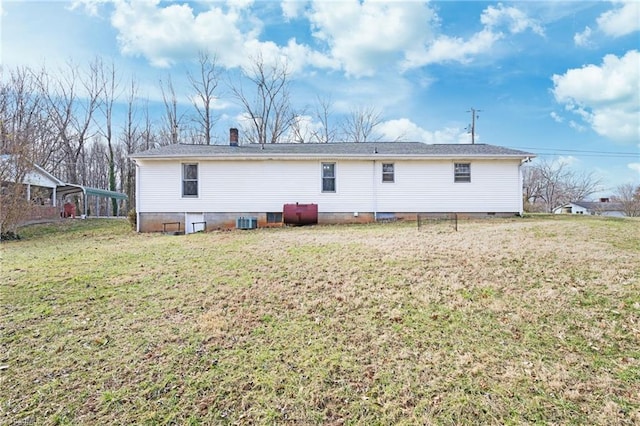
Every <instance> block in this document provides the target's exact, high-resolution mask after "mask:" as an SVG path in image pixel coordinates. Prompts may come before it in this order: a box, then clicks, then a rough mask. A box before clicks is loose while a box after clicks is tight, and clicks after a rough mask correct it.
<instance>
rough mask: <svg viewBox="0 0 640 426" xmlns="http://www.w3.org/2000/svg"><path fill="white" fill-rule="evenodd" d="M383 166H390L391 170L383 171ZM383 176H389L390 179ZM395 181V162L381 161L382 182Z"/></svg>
mask: <svg viewBox="0 0 640 426" xmlns="http://www.w3.org/2000/svg"><path fill="white" fill-rule="evenodd" d="M385 166H391V171H390V172H389V171H385V170H384V168H385ZM385 176H387V177H388V176H391V179H386V180H385ZM395 181H396V165H395V163H382V183H394V182H395Z"/></svg>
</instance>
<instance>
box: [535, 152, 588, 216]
mask: <svg viewBox="0 0 640 426" xmlns="http://www.w3.org/2000/svg"><path fill="white" fill-rule="evenodd" d="M523 178H524V182H523V184H524V191H523V193H524V196H525V197H526V199H525V202H528V203H529V205H530V206H534V208H535V206H536V205H539V206H540V209H541V210H544V211H545V212H548V213H552V212H553V211H554V210H555V209H556V208H558V207H560V206H562V205H563V204H566V203H568V202H570V201H580V200H584V199H585V198H586V197H588V196H590V195H591V194H593V193H594V192H596V191H597V190H598V187H599V185H600V179H599V178H597V177H596V176H595V174H594V173H593V172H588V173H587V172H580V173H579V172H576V171H574V170H571V168H570V167H569V165H568V164H567V163H562V162H548V161H544V160H543V161H540V162H538V163H536V164H532V165H529V166H526V168H525V170H524V172H523Z"/></svg>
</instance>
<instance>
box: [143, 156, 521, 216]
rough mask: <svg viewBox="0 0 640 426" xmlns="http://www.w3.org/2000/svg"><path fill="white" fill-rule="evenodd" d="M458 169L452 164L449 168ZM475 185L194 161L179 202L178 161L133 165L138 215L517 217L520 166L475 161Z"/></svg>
mask: <svg viewBox="0 0 640 426" xmlns="http://www.w3.org/2000/svg"><path fill="white" fill-rule="evenodd" d="M327 162H331V163H335V165H336V167H335V171H336V176H335V179H336V181H335V183H336V192H329V193H323V192H322V173H321V169H322V163H327ZM455 162H458V161H455ZM468 162H469V163H471V164H472V170H473V178H472V180H471V182H469V183H465V184H464V185H460V184H456V183H455V182H454V179H452V173H453V168H454V166H453V164H454V161H451V160H394V161H393V163H394V181H395V183H394V184H393V185H388V184H383V183H382V182H381V175H382V164H383V163H390V162H389V161H384V160H383V161H373V160H335V161H320V160H261V161H248V160H245V161H242V160H237V161H215V160H199V161H198V180H199V195H198V198H183V197H182V188H181V186H182V169H181V164H182V162H180V161H165V160H162V161H157V160H156V161H154V160H138V163H139V170H138V171H139V174H138V188H139V194H138V209H139V210H138V211H139V212H279V211H282V207H283V205H284V204H289V203H296V202H299V203H301V204H302V203H314V204H318V211H319V212H374V211H377V212H520V211H521V206H522V204H521V203H522V200H521V196H520V192H521V188H520V172H519V165H520V161H519V160H518V159H515V160H473V161H468Z"/></svg>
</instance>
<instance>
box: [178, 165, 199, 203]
mask: <svg viewBox="0 0 640 426" xmlns="http://www.w3.org/2000/svg"><path fill="white" fill-rule="evenodd" d="M188 166H195V168H196V177H195V178H187V176H186V175H187V167H188ZM181 169H182V180H181V183H182V189H181V192H182V198H198V197H199V194H200V179H199V175H200V167H199V164H198V163H181ZM187 182H195V184H196V186H195V194H187V193H186V191H185V189H186V188H185V184H186V183H187Z"/></svg>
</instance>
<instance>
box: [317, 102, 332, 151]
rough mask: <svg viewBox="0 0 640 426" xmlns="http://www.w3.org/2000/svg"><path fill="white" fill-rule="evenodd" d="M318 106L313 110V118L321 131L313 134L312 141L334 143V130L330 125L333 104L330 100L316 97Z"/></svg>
mask: <svg viewBox="0 0 640 426" xmlns="http://www.w3.org/2000/svg"><path fill="white" fill-rule="evenodd" d="M317 100H318V104H317V106H316V110H315V118H316V119H317V120H318V122H319V123H320V125H321V126H322V127H321V129H320V130H319V131H317V132H314V134H313V140H314V141H315V142H319V143H329V142H335V140H336V129H335V128H334V127H333V126H331V125H330V123H329V119H330V118H331V113H332V108H333V103H332V102H331V99H330V98H321V97H318V98H317Z"/></svg>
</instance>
